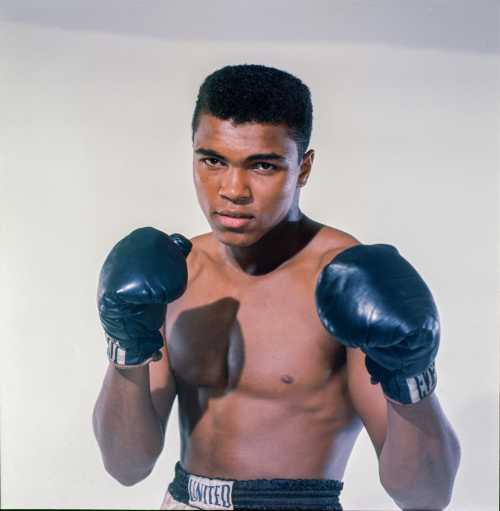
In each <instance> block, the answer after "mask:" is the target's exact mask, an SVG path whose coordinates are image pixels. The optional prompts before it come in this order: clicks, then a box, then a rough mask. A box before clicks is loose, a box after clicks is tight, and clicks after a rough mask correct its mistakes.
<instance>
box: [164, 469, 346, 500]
mask: <svg viewBox="0 0 500 511" xmlns="http://www.w3.org/2000/svg"><path fill="white" fill-rule="evenodd" d="M343 485H344V483H342V482H341V481H337V480H335V479H250V480H246V481H243V480H232V479H223V478H212V477H203V476H199V475H195V474H190V473H188V472H186V471H185V470H184V469H183V468H182V466H181V464H180V463H179V462H178V463H176V465H175V478H174V480H173V481H172V482H171V483H170V485H169V487H168V490H169V492H170V493H171V495H172V496H173V497H174V498H175V499H176V500H178V501H179V502H183V503H184V504H188V505H189V506H193V507H195V508H199V509H236V510H237V509H277V510H278V509H279V510H284V509H318V510H319V509H325V510H326V509H330V510H342V506H341V505H340V502H339V495H340V492H341V490H342V487H343Z"/></svg>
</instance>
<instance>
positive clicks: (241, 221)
mask: <svg viewBox="0 0 500 511" xmlns="http://www.w3.org/2000/svg"><path fill="white" fill-rule="evenodd" d="M214 216H215V218H216V220H217V222H218V223H220V224H221V225H223V226H224V227H227V228H230V229H239V228H241V227H244V226H245V225H247V224H248V223H250V222H251V221H252V220H253V218H254V216H253V215H251V214H250V213H244V212H242V211H231V210H220V211H215V213H214Z"/></svg>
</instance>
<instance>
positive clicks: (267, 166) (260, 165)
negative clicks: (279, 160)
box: [254, 161, 277, 172]
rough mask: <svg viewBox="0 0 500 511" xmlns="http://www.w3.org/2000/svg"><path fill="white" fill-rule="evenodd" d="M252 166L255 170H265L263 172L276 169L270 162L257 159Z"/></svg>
mask: <svg viewBox="0 0 500 511" xmlns="http://www.w3.org/2000/svg"><path fill="white" fill-rule="evenodd" d="M254 168H255V169H256V170H262V171H265V172H270V171H273V170H276V169H277V167H276V165H273V164H272V163H268V162H267V161H258V162H256V163H255V167H254Z"/></svg>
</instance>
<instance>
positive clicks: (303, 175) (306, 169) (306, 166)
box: [298, 149, 314, 187]
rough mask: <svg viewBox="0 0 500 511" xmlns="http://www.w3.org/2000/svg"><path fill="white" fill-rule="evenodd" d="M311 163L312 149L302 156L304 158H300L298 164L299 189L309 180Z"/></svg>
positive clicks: (312, 159) (312, 157)
mask: <svg viewBox="0 0 500 511" xmlns="http://www.w3.org/2000/svg"><path fill="white" fill-rule="evenodd" d="M313 161H314V149H309V151H307V152H306V153H305V154H304V157H303V158H302V163H301V164H300V172H299V179H298V186H299V187H302V186H305V185H306V183H307V180H308V179H309V174H310V173H311V169H312V164H313Z"/></svg>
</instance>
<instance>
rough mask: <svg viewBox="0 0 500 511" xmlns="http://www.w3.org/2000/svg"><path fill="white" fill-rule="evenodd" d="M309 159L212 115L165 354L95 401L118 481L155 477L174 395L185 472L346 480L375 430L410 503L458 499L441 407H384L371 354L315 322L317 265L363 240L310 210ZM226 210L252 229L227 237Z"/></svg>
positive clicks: (126, 374) (249, 127)
mask: <svg viewBox="0 0 500 511" xmlns="http://www.w3.org/2000/svg"><path fill="white" fill-rule="evenodd" d="M313 161H314V151H312V150H310V151H308V152H307V153H306V154H305V155H298V154H297V145H296V143H295V142H294V141H293V139H292V138H291V137H290V135H289V132H288V130H287V128H286V127H285V126H281V125H277V126H276V125H263V124H255V123H246V124H238V125H236V124H233V123H232V122H231V121H230V120H221V119H218V118H215V117H213V116H211V115H208V114H203V115H202V117H201V119H200V123H199V127H198V129H197V131H196V133H195V136H194V140H193V178H194V183H195V187H196V192H197V196H198V200H199V203H200V206H201V208H202V211H203V213H204V214H205V216H206V218H207V220H208V222H209V224H210V227H211V232H209V233H207V234H204V235H201V236H198V237H196V238H194V239H192V243H193V249H192V251H191V253H190V255H189V257H188V259H187V263H188V274H189V281H188V287H187V290H186V292H185V293H184V294H183V295H182V296H181V297H180V298H179V299H178V300H176V301H175V302H173V303H172V304H170V305H169V306H168V308H167V315H166V321H165V325H164V331H163V334H164V337H165V346H164V348H163V349H162V350H161V352H162V357H161V359H160V360H159V361H156V362H154V363H151V364H148V365H145V366H143V367H138V368H133V369H128V370H124V369H118V368H116V367H115V366H113V365H110V367H109V368H108V373H107V375H106V379H105V384H104V385H103V389H102V391H101V394H100V396H99V399H98V402H97V404H96V411H95V414H94V428H95V430H96V436H97V438H98V440H99V441H100V445H101V450H102V451H103V458H104V461H105V466H106V467H107V468H108V471H110V473H112V474H113V475H114V476H115V477H116V478H117V479H118V480H120V481H121V482H122V483H123V484H134V483H135V482H137V481H139V480H141V479H143V478H144V477H146V476H147V475H148V474H149V473H150V472H151V470H152V468H153V466H154V463H155V461H156V459H157V457H158V456H159V454H160V452H161V450H162V448H163V440H164V434H163V432H164V428H165V426H166V423H167V421H168V417H169V414H170V411H171V408H172V404H173V401H174V399H175V397H176V396H177V397H178V400H179V417H180V429H181V462H182V465H183V466H184V468H185V469H186V470H187V471H189V472H192V473H195V474H201V475H205V476H207V477H224V478H230V479H254V478H320V479H323V478H329V479H338V480H341V479H343V476H344V471H345V467H346V464H347V461H348V458H349V455H350V453H351V450H352V448H353V445H354V443H355V441H356V438H357V436H358V434H359V432H360V431H361V429H362V427H363V426H364V427H366V429H367V432H368V434H369V436H370V438H371V440H372V442H373V445H374V448H375V452H376V453H377V456H378V459H379V472H380V477H381V482H382V485H383V486H384V487H385V488H386V490H387V491H388V493H389V495H391V496H392V497H393V498H394V500H395V501H396V503H398V505H400V507H402V508H405V509H406V508H407V509H415V508H416V507H418V508H419V509H442V508H443V507H445V506H446V505H447V504H448V502H449V499H450V495H451V488H452V485H453V480H454V477H455V474H456V470H457V467H458V460H459V446H458V442H457V440H456V436H455V435H454V433H453V430H452V428H451V426H450V425H449V422H448V421H447V419H446V417H445V416H444V414H443V412H442V410H441V408H440V406H439V403H438V400H437V397H436V396H435V395H432V396H430V397H428V398H426V399H424V400H423V401H421V402H420V403H417V404H416V405H410V406H402V405H398V404H396V403H392V402H389V401H387V400H386V398H385V397H384V395H383V393H382V390H381V388H380V386H379V385H373V384H371V382H370V377H369V375H368V373H367V371H366V368H365V365H364V354H363V353H362V352H361V351H360V350H358V349H351V348H345V347H344V346H343V345H342V344H341V343H340V342H339V341H338V340H337V339H335V338H333V337H332V336H331V335H329V333H328V332H327V331H326V330H325V329H324V327H323V326H322V324H321V322H320V320H319V318H318V315H317V312H316V305H315V302H314V289H315V285H316V280H317V278H318V275H319V273H320V271H321V269H322V268H323V267H324V266H325V265H326V264H327V263H328V262H329V261H330V260H331V259H332V258H333V257H334V256H335V255H337V254H338V253H340V252H341V251H342V250H345V249H346V248H348V247H350V246H353V245H355V244H357V243H358V241H357V240H356V239H355V238H353V237H352V236H350V235H349V234H347V233H344V232H342V231H339V230H337V229H334V228H331V227H328V226H324V225H321V224H319V223H317V222H314V221H313V220H311V219H309V218H307V217H306V216H305V215H304V214H303V213H302V212H301V211H300V209H299V205H298V204H299V195H300V189H301V188H302V187H303V186H305V185H306V183H307V180H308V178H309V175H310V173H311V169H312V164H313ZM222 212H226V213H228V212H232V213H233V214H234V213H235V212H237V213H239V214H246V215H249V216H251V218H250V220H249V221H248V222H247V223H245V224H244V225H242V226H236V227H235V226H232V227H231V226H228V225H224V223H225V222H226V223H227V221H226V220H224V218H223V215H221V213H222ZM156 358H158V357H156ZM117 396H119V397H120V398H117ZM131 416H132V418H131ZM134 421H135V422H134ZM111 432H112V433H113V434H111ZM117 432H118V433H117ZM120 436H121V440H120V441H118V440H117V438H120ZM112 438H113V439H114V440H112ZM131 459H133V460H135V462H134V463H130V461H128V463H126V462H125V460H131ZM263 460H265V461H263ZM124 467H126V468H124Z"/></svg>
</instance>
